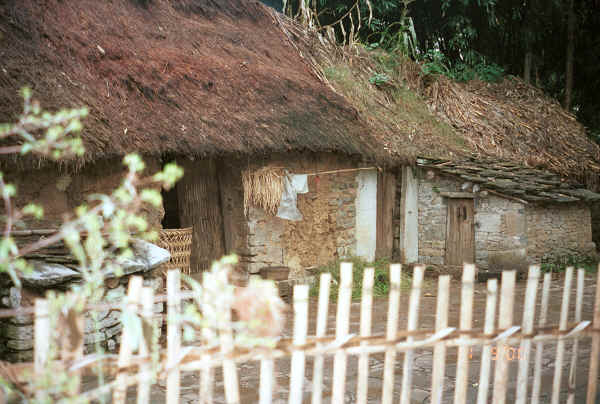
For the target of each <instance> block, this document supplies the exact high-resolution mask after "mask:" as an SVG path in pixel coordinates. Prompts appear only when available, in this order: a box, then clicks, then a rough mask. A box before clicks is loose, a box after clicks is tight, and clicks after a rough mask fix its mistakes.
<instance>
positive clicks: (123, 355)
mask: <svg viewBox="0 0 600 404" xmlns="http://www.w3.org/2000/svg"><path fill="white" fill-rule="evenodd" d="M142 284H143V279H142V277H140V276H132V277H131V278H129V289H128V291H127V310H130V311H131V312H134V313H137V310H138V307H137V306H138V304H139V301H140V293H141V291H142ZM129 339H130V337H129V331H128V329H127V327H123V334H122V335H121V349H120V350H119V361H118V366H119V374H118V375H117V380H116V386H115V389H114V391H113V403H115V404H119V403H125V399H126V398H127V380H126V379H127V373H126V372H125V371H123V370H122V369H124V368H126V367H128V366H129V364H130V363H131V356H132V348H131V345H130V344H129Z"/></svg>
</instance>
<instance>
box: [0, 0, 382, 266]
mask: <svg viewBox="0 0 600 404" xmlns="http://www.w3.org/2000/svg"><path fill="white" fill-rule="evenodd" d="M0 42H1V45H2V46H0V59H1V60H2V62H0V121H2V122H10V121H14V120H15V119H16V117H17V116H18V114H19V113H20V112H21V110H20V106H19V100H18V96H17V94H18V91H19V89H20V88H21V87H23V86H32V88H33V91H34V96H35V97H36V98H37V99H38V100H39V101H40V103H41V105H42V106H43V107H44V108H49V109H52V110H56V109H59V108H66V107H76V106H83V105H85V106H87V107H88V108H89V110H90V116H89V118H88V119H87V120H86V122H84V126H85V129H84V131H83V133H82V138H83V141H84V144H85V147H86V153H85V155H84V156H83V157H81V158H78V159H73V160H70V161H64V162H61V164H60V165H56V164H53V163H51V162H47V161H39V160H35V159H30V160H24V159H23V158H17V159H13V160H5V161H3V162H2V164H3V170H4V171H5V172H6V173H7V175H8V176H9V177H10V178H11V180H12V181H13V182H15V183H16V185H17V187H18V190H19V191H18V195H19V200H18V201H17V203H18V204H21V205H22V204H24V203H27V202H30V201H34V202H37V203H40V204H41V205H44V206H46V207H47V208H46V217H45V218H44V221H42V222H36V223H32V224H31V226H35V227H38V228H44V229H48V228H52V227H53V226H56V224H57V223H58V222H60V220H61V218H62V215H63V214H64V213H65V212H68V211H70V210H71V209H72V208H74V207H75V206H77V205H78V204H80V203H81V202H83V201H84V200H85V196H86V195H88V194H90V193H93V192H106V191H109V190H111V189H112V188H113V187H114V186H115V185H116V184H117V183H118V182H119V181H120V178H121V174H122V173H123V169H122V164H121V163H120V161H121V159H122V156H123V155H125V154H126V153H130V152H137V153H140V154H142V155H143V156H144V158H145V161H146V163H147V167H148V171H149V172H153V171H155V170H156V168H158V167H159V166H160V165H161V164H163V163H165V162H169V161H173V160H175V161H177V163H178V164H180V165H181V166H183V168H184V169H185V175H184V177H183V179H182V180H181V182H180V183H178V184H177V186H176V187H175V189H174V190H172V191H170V192H165V193H164V195H163V196H164V203H163V209H161V210H158V211H157V210H154V209H148V211H147V217H148V220H149V222H150V224H151V225H152V226H155V227H158V228H160V227H164V228H185V227H193V242H192V243H193V245H192V257H191V261H192V263H191V265H192V271H193V272H196V271H200V270H202V269H204V268H208V267H209V265H210V263H211V262H212V260H214V259H215V258H218V257H220V256H222V255H224V254H226V253H234V252H235V253H237V254H238V255H239V256H240V258H241V260H242V264H243V266H245V267H246V268H248V269H249V270H250V271H252V272H256V271H258V269H260V268H261V267H264V266H274V265H286V266H291V267H294V268H298V269H299V268H303V267H309V266H314V265H317V264H322V263H326V262H329V261H331V260H333V259H335V258H336V257H338V256H350V255H362V256H364V257H365V258H369V259H372V258H373V257H374V254H375V249H376V247H377V246H376V244H375V235H376V232H377V230H376V229H377V227H376V226H377V220H380V221H383V219H381V218H380V219H377V218H376V208H377V178H378V177H381V176H382V175H383V171H381V170H378V169H377V168H376V167H377V166H383V165H385V163H386V162H389V161H391V159H390V157H389V155H388V154H387V152H385V151H384V150H383V149H381V147H380V145H379V144H378V142H377V141H376V139H374V138H373V137H372V136H371V135H370V133H369V130H368V127H367V126H366V124H365V123H364V122H363V121H362V119H361V118H360V116H359V114H358V112H357V111H356V109H354V108H353V107H352V106H351V105H350V104H349V103H348V102H347V101H346V100H345V99H344V98H343V97H342V96H340V95H339V94H336V93H335V92H334V91H332V89H331V88H330V87H328V86H327V85H326V84H324V83H323V82H322V81H321V80H319V78H318V74H317V73H316V72H315V71H314V70H313V69H312V67H311V66H310V64H308V63H306V61H305V60H304V59H303V58H302V57H301V55H300V53H299V51H298V49H297V48H296V47H295V45H294V43H293V41H292V40H291V38H289V37H287V36H286V35H285V34H284V32H283V31H282V30H281V29H280V27H279V22H278V21H277V16H276V15H274V14H273V13H272V12H271V11H269V9H268V7H266V6H265V5H263V4H261V3H259V2H254V1H246V0H221V1H218V2H198V1H191V0H176V1H166V0H156V1H152V2H142V1H136V0H120V1H116V2H101V3H98V2H95V1H91V0H90V1H87V0H86V1H58V0H49V1H47V2H46V4H45V6H44V7H40V4H39V2H35V1H32V0H31V1H18V2H16V1H9V2H4V3H3V4H2V5H0ZM288 173H290V174H305V176H304V177H301V178H304V180H305V188H307V191H308V192H306V193H305V194H302V195H301V197H300V198H299V199H298V200H297V205H296V206H298V208H299V211H300V212H302V220H287V219H282V218H280V217H277V216H276V213H277V212H276V211H274V212H270V209H271V210H272V209H273V206H272V204H271V205H270V204H269V201H271V200H273V199H274V200H277V201H278V200H280V199H281V195H282V193H283V192H284V191H285V189H283V182H282V181H283V180H282V178H284V177H285V178H288ZM243 178H246V179H248V181H247V182H246V185H247V186H246V189H244V183H243ZM286 195H289V193H286ZM380 212H382V210H380ZM388 212H389V214H388V216H389V217H390V220H387V221H386V223H387V222H391V206H390V207H389V209H388ZM359 228H360V231H358V230H357V229H359ZM388 245H389V246H390V247H389V250H390V253H391V242H388Z"/></svg>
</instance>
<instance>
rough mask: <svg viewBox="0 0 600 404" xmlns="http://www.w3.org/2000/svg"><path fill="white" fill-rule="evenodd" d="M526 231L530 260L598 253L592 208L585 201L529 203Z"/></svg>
mask: <svg viewBox="0 0 600 404" xmlns="http://www.w3.org/2000/svg"><path fill="white" fill-rule="evenodd" d="M527 233H528V239H529V245H528V250H527V252H528V256H529V259H530V261H531V262H544V261H551V260H553V259H555V258H559V257H561V256H567V255H570V256H588V255H593V254H595V250H596V246H595V244H594V243H593V241H592V224H591V213H590V208H589V207H588V206H586V205H584V204H568V205H563V204H553V205H545V206H536V205H530V206H528V207H527Z"/></svg>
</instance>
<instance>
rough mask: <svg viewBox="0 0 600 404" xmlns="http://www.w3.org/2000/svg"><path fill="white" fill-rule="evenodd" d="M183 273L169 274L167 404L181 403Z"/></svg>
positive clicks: (173, 272) (172, 272)
mask: <svg viewBox="0 0 600 404" xmlns="http://www.w3.org/2000/svg"><path fill="white" fill-rule="evenodd" d="M180 290H181V272H180V271H179V269H171V270H169V271H168V272H167V372H168V373H167V404H177V403H179V382H180V380H179V366H177V361H178V359H179V350H180V349H181V324H180V321H181V320H180V318H179V317H180V314H181V299H180V296H179V294H180Z"/></svg>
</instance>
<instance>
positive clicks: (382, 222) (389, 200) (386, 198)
mask: <svg viewBox="0 0 600 404" xmlns="http://www.w3.org/2000/svg"><path fill="white" fill-rule="evenodd" d="M395 202H396V175H394V173H392V172H389V171H386V172H380V173H379V175H378V176H377V235H376V242H375V258H377V259H379V258H391V257H392V251H393V249H394V226H393V217H394V216H393V212H394V205H395Z"/></svg>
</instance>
